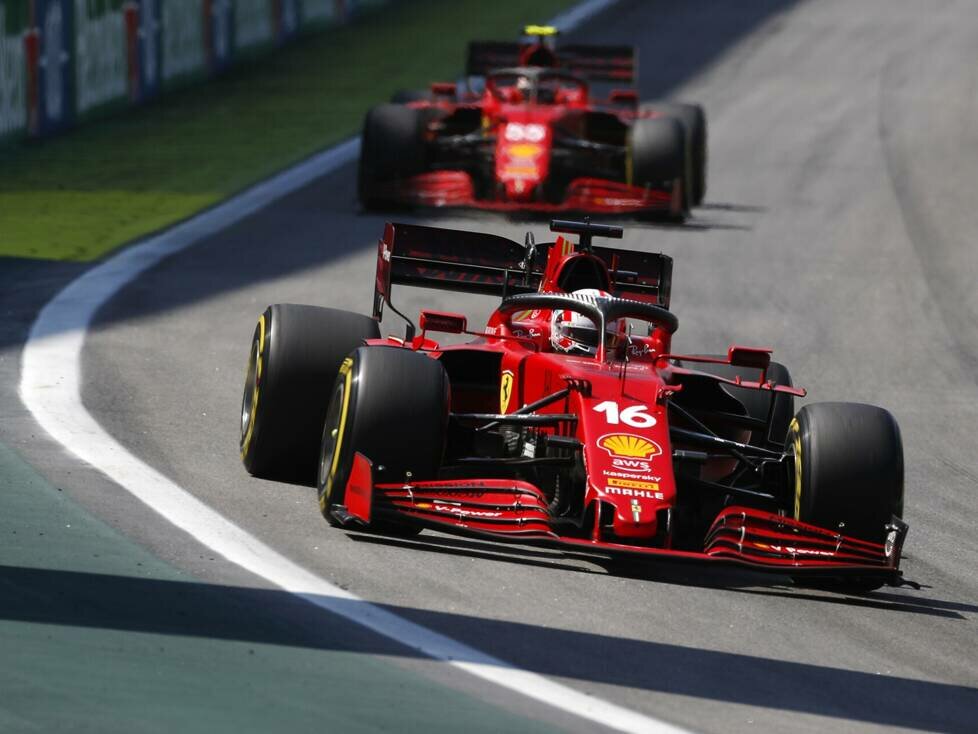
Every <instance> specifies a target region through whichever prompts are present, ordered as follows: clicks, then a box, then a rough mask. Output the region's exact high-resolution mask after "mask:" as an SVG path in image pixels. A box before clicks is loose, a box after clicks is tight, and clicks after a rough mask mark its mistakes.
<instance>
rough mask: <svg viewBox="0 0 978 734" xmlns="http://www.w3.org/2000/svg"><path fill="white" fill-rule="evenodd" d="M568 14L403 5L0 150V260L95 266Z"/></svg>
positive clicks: (429, 2) (553, 1)
mask: <svg viewBox="0 0 978 734" xmlns="http://www.w3.org/2000/svg"><path fill="white" fill-rule="evenodd" d="M573 4H574V0H535V2H534V3H532V10H529V9H528V8H529V7H530V5H529V4H527V3H526V2H525V0H491V1H490V2H486V1H485V0H410V1H409V2H408V1H404V2H398V3H395V4H394V5H393V6H392V7H390V8H386V9H382V10H378V11H372V12H369V13H366V14H364V16H363V17H362V18H361V19H359V20H358V21H357V22H356V23H354V24H353V25H350V26H346V27H341V28H334V29H331V30H329V31H326V32H323V33H319V34H316V35H311V36H308V37H306V38H304V39H301V40H299V41H298V42H296V43H295V44H293V45H290V46H287V47H285V48H283V49H281V50H280V51H277V52H276V53H274V54H272V55H269V56H264V57H261V58H257V59H253V60H251V61H245V62H244V63H243V64H242V65H241V66H239V67H236V68H235V69H233V70H232V71H230V72H229V73H228V74H227V76H225V77H223V78H221V79H219V80H216V81H213V82H210V83H206V84H203V85H200V86H195V87H191V88H188V89H184V90H181V91H177V92H173V93H171V94H169V95H167V96H164V97H163V98H161V99H160V100H158V101H156V102H153V103H151V104H149V105H147V106H146V107H143V108H140V109H137V110H134V111H131V112H126V113H124V114H120V115H119V116H117V117H113V118H109V119H105V120H100V121H97V122H94V123H91V124H89V125H85V126H82V127H81V128H79V129H76V130H74V131H72V132H70V133H68V134H66V135H64V136H61V137H57V138H53V139H49V140H46V141H44V142H42V143H27V144H16V145H9V146H4V147H0V258H2V257H5V256H6V257H26V258H46V259H59V260H79V261H88V260H93V259H96V258H99V257H101V256H102V255H104V254H105V253H107V252H109V251H110V250H113V249H114V248H116V247H118V246H120V245H122V244H124V243H126V242H129V241H132V240H133V239H136V238H139V237H141V236H144V235H146V234H149V233H150V232H153V231H156V230H159V229H161V228H164V227H166V226H167V225H170V224H172V223H174V222H176V221H179V220H181V219H184V218H186V217H188V216H190V215H192V214H194V213H195V212H197V211H200V210H201V209H204V208H206V207H208V206H211V205H213V204H215V203H217V202H219V201H221V200H222V199H224V198H226V197H227V196H229V195H231V194H233V193H235V192H236V191H239V190H241V189H242V188H245V187H247V186H248V185H250V184H252V183H254V182H256V181H258V180H260V179H262V178H265V177H267V176H269V175H270V174H272V173H274V172H276V171H278V170H280V169H282V168H284V167H285V166H287V165H289V164H291V163H294V162H296V161H298V160H301V159H303V158H305V157H308V156H309V155H310V154H312V153H313V152H315V151H317V150H320V149H323V148H325V147H328V146H330V145H332V144H334V143H336V142H338V141H340V140H342V139H343V138H345V137H348V136H350V135H352V134H354V133H356V132H357V131H358V130H359V128H360V124H361V122H362V119H363V115H364V113H365V112H366V110H367V109H368V108H369V107H370V106H371V105H373V104H376V103H378V102H382V101H385V100H387V99H388V98H389V97H390V94H391V93H392V92H393V91H394V90H397V89H417V88H423V87H425V86H426V85H427V84H428V83H429V82H430V81H437V80H453V79H454V78H455V77H456V76H457V74H458V73H459V72H460V71H461V69H462V67H463V64H464V58H465V48H466V44H467V43H468V41H469V40H472V39H477V38H478V39H490V40H491V39H503V40H505V39H515V38H516V37H518V35H519V33H520V31H521V29H522V27H523V26H524V25H525V24H527V23H538V22H542V21H543V20H546V19H547V18H550V17H552V16H553V15H555V14H556V13H557V12H559V11H560V10H562V9H564V8H566V7H569V6H571V5H573ZM528 13H532V15H528ZM353 205H354V204H353V201H352V198H351V206H353Z"/></svg>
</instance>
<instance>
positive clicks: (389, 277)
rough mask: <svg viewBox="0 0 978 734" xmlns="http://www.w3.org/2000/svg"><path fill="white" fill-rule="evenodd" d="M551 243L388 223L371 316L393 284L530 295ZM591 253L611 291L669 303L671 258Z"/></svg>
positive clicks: (614, 250) (386, 298)
mask: <svg viewBox="0 0 978 734" xmlns="http://www.w3.org/2000/svg"><path fill="white" fill-rule="evenodd" d="M554 244H555V243H552V242H548V243H542V244H538V245H529V246H527V245H521V244H520V243H518V242H514V241H513V240H510V239H506V238H505V237H500V236H498V235H493V234H486V233H483V232H464V231H461V230H453V229H443V228H440V227H425V226H422V225H418V224H401V223H396V222H395V223H390V222H389V223H388V224H387V226H386V227H385V229H384V237H383V239H381V240H380V243H379V246H378V250H377V274H376V280H375V283H374V309H373V315H374V318H376V319H379V318H381V316H382V315H383V309H384V304H385V303H386V304H388V305H389V306H390V305H391V300H390V297H391V289H392V287H393V286H394V285H411V286H416V287H420V288H438V289H441V290H449V291H459V292H463V293H479V294H483V295H489V296H496V297H499V298H503V297H505V296H510V295H515V294H517V293H534V292H536V291H537V290H538V289H539V288H540V283H541V281H542V280H543V275H544V271H545V270H546V265H547V256H548V251H549V249H550V248H551V247H552V246H553V245H554ZM591 252H592V254H593V255H595V256H596V257H598V258H599V259H601V260H602V261H603V262H604V263H605V265H606V267H607V268H608V271H609V274H610V276H611V281H612V290H613V293H614V295H616V296H620V297H622V298H630V299H632V300H636V301H643V302H646V303H652V304H655V305H657V306H662V307H663V308H668V307H669V294H670V291H671V290H672V258H671V257H669V256H668V255H662V254H658V253H649V252H635V251H632V250H624V249H618V248H612V247H594V248H592V249H591ZM391 308H393V306H391Z"/></svg>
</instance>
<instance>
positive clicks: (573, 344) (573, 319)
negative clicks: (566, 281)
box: [550, 288, 625, 356]
mask: <svg viewBox="0 0 978 734" xmlns="http://www.w3.org/2000/svg"><path fill="white" fill-rule="evenodd" d="M571 295H574V296H584V297H585V298H587V299H589V300H599V299H602V298H611V294H610V293H607V292H605V291H601V290H598V289H597V288H582V289H581V290H576V291H574V292H573V293H572V294H571ZM624 340H625V319H615V320H614V321H609V322H608V323H607V324H605V333H604V344H605V348H606V349H617V348H618V346H619V345H620V344H622V343H623V342H624ZM550 344H551V345H552V346H553V348H554V349H555V350H556V351H558V352H564V353H566V354H589V355H591V356H594V355H595V354H597V352H598V327H597V326H596V325H595V323H594V322H593V321H591V319H589V318H588V317H587V316H585V315H584V314H581V313H578V312H577V311H571V310H569V309H560V310H557V311H554V312H553V315H552V316H551V317H550Z"/></svg>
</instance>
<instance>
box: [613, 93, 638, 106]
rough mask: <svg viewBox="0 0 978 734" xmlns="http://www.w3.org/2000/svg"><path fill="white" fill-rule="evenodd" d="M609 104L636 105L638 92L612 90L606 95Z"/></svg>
mask: <svg viewBox="0 0 978 734" xmlns="http://www.w3.org/2000/svg"><path fill="white" fill-rule="evenodd" d="M608 101H609V102H611V104H632V105H637V104H638V92H636V91H635V90H634V89H612V90H611V94H609V95H608Z"/></svg>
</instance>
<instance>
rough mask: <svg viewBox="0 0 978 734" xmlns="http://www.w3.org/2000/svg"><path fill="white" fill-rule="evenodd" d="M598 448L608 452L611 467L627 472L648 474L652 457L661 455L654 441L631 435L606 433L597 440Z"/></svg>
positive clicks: (659, 448)
mask: <svg viewBox="0 0 978 734" xmlns="http://www.w3.org/2000/svg"><path fill="white" fill-rule="evenodd" d="M598 446H600V447H601V448H603V449H604V450H605V451H607V452H608V456H610V457H611V465H612V466H614V467H615V468H616V469H621V470H623V471H628V472H649V471H651V468H652V465H651V463H650V461H651V459H652V457H654V456H657V455H659V454H661V453H662V448H661V447H660V446H659V444H657V443H656V442H655V441H650V440H648V439H647V438H642V437H641V436H635V435H633V434H631V433H608V434H605V435H604V436H602V437H601V438H599V439H598Z"/></svg>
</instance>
